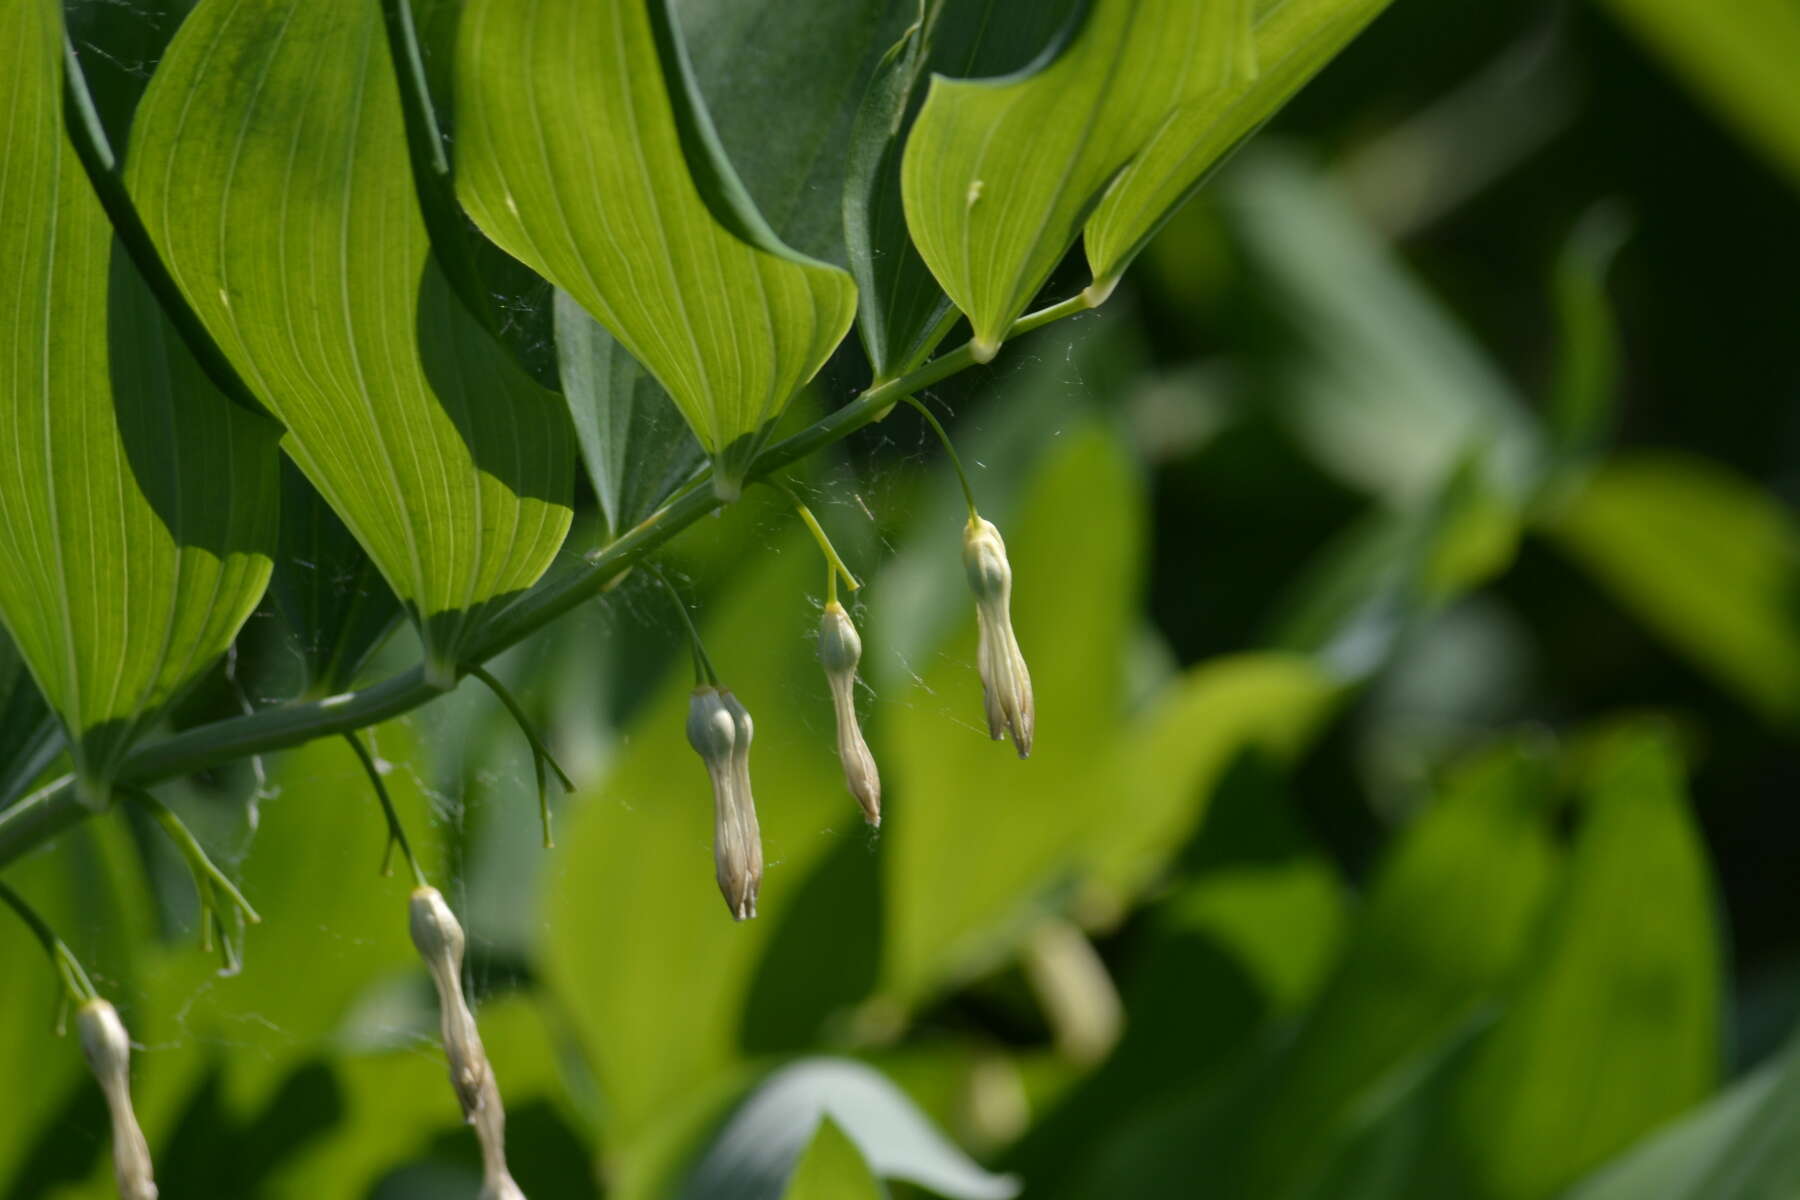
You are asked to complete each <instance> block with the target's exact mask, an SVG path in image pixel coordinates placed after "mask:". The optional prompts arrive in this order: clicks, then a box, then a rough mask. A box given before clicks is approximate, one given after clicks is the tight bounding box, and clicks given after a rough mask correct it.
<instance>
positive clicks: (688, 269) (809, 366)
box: [456, 0, 856, 496]
mask: <svg viewBox="0 0 1800 1200" xmlns="http://www.w3.org/2000/svg"><path fill="white" fill-rule="evenodd" d="M668 2H669V0H621V2H620V3H617V4H612V5H608V6H606V7H605V8H604V9H602V8H601V7H599V6H595V5H591V4H587V3H582V2H578V0H540V2H539V3H534V4H530V5H521V4H514V3H512V2H511V0H501V2H500V3H493V2H490V0H472V2H471V3H470V4H469V7H468V10H467V11H466V12H465V13H464V16H463V24H462V28H461V31H460V35H459V37H458V45H457V55H458V58H457V105H458V113H459V128H460V130H461V140H460V144H459V146H458V150H457V162H456V167H457V191H458V194H459V195H460V196H461V198H462V201H463V204H464V206H465V207H466V208H467V209H468V211H469V213H470V215H471V216H473V217H474V218H475V221H476V223H477V224H479V225H480V226H481V227H482V229H483V230H484V231H485V232H486V233H487V234H488V236H489V237H491V238H493V239H494V241H495V242H497V243H498V244H499V245H500V246H501V247H503V248H504V249H506V250H507V251H508V252H509V253H511V254H512V255H514V256H515V257H517V258H519V259H520V260H521V261H523V262H525V263H527V264H529V265H530V266H531V267H533V268H534V269H535V270H537V271H539V272H540V273H541V274H543V275H544V276H545V277H546V278H548V279H549V280H550V281H551V282H553V283H555V284H556V285H557V286H558V287H561V288H563V289H565V290H566V291H568V292H569V293H570V294H571V295H573V296H574V297H575V298H576V299H577V300H579V301H580V302H581V304H582V305H583V307H585V308H586V309H587V310H588V311H589V312H591V313H592V314H593V315H594V316H595V317H597V318H598V319H599V320H600V323H601V324H603V325H605V326H606V328H607V330H608V331H609V332H611V333H612V334H613V336H615V337H617V338H618V339H619V340H620V341H621V342H622V343H623V344H624V345H625V347H626V349H628V350H629V351H630V352H631V354H632V356H633V357H634V358H636V359H637V360H638V361H639V362H640V363H642V364H643V365H644V366H646V367H647V368H648V369H649V370H650V372H651V374H653V375H654V376H655V377H656V378H657V380H658V381H659V382H660V383H661V384H662V385H663V386H664V387H665V388H666V389H667V390H668V392H669V394H670V395H671V396H672V397H673V398H674V400H675V403H676V405H677V406H678V407H679V408H680V409H681V411H682V414H683V415H684V416H685V417H686V418H687V421H688V424H689V425H690V426H691V427H692V428H693V430H694V433H695V435H696V436H697V437H698V438H699V439H700V442H701V444H702V445H703V446H705V448H706V450H707V452H708V453H709V454H710V455H712V457H713V461H714V464H715V466H716V467H717V474H716V475H715V486H716V487H717V488H718V489H719V491H720V494H721V495H727V496H735V495H736V493H737V489H738V488H739V487H740V486H741V483H742V479H743V475H744V471H745V469H746V468H747V467H748V465H749V462H750V460H751V459H752V458H753V457H754V456H755V454H756V452H757V450H758V449H760V448H761V446H762V444H763V443H764V441H765V440H766V439H767V438H768V436H769V433H770V431H771V429H772V427H773V425H774V422H775V421H776V420H777V419H778V418H779V417H780V415H781V413H782V412H783V410H785V409H786V407H787V405H788V402H789V401H790V400H791V399H792V398H793V396H794V393H795V392H796V391H798V390H799V389H800V387H801V386H802V385H804V384H805V383H806V382H807V381H808V380H809V379H811V378H812V377H813V375H814V374H815V373H816V372H817V371H818V369H819V368H820V367H821V366H822V365H823V364H824V362H825V359H826V358H827V356H829V355H830V353H831V351H832V350H833V349H834V348H835V347H836V346H837V344H838V342H839V341H840V340H842V338H843V336H844V333H845V331H846V330H848V329H849V327H850V321H851V318H852V317H853V316H854V313H855V305H856V287H855V284H854V283H852V282H851V279H850V277H849V276H848V275H847V274H845V273H844V272H843V271H841V270H839V269H837V268H835V267H831V266H828V265H827V264H824V263H821V262H818V261H816V260H814V259H809V258H806V257H804V256H802V255H800V254H797V253H796V252H794V251H793V250H790V249H789V248H788V247H787V246H785V245H783V244H782V242H781V241H780V240H779V239H778V238H777V237H776V235H775V233H774V232H773V231H772V230H771V229H770V228H769V227H768V225H767V223H766V222H765V221H764V220H763V218H762V217H761V216H760V215H759V214H758V213H757V212H756V209H755V207H754V206H753V205H752V204H751V202H750V199H749V197H748V195H747V194H746V193H745V191H744V188H743V185H742V184H741V183H740V182H739V181H738V179H737V177H736V175H735V174H734V173H733V171H732V168H731V165H730V164H729V163H728V162H727V161H726V159H725V157H724V155H723V153H722V151H721V150H720V149H719V146H718V140H717V137H716V135H715V134H714V132H713V129H712V126H711V123H710V121H709V119H708V117H707V115H706V109H705V106H704V105H703V104H702V103H701V102H700V99H699V97H698V95H697V91H696V87H695V84H694V83H693V80H692V78H691V76H690V72H689V70H688V67H687V63H686V59H685V55H684V52H683V50H682V49H681V44H680V40H679V36H678V34H677V32H676V31H675V29H674V28H673V23H672V14H671V13H670V11H669V9H668Z"/></svg>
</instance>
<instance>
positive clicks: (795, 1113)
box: [681, 1058, 1019, 1200]
mask: <svg viewBox="0 0 1800 1200" xmlns="http://www.w3.org/2000/svg"><path fill="white" fill-rule="evenodd" d="M822 1123H824V1124H829V1125H831V1126H833V1127H835V1128H836V1129H837V1130H838V1132H839V1134H840V1136H842V1137H843V1138H844V1140H845V1141H846V1142H847V1143H848V1144H849V1147H850V1148H851V1149H852V1151H853V1152H854V1153H855V1154H856V1155H857V1156H858V1157H859V1158H860V1159H861V1160H862V1161H863V1162H864V1163H865V1164H866V1166H865V1170H867V1171H870V1172H872V1173H873V1175H875V1176H877V1177H879V1178H882V1179H899V1180H906V1181H907V1182H909V1183H915V1184H918V1185H919V1186H921V1187H923V1188H926V1189H928V1190H929V1191H930V1192H931V1193H932V1194H933V1195H938V1196H945V1197H949V1198H950V1200H1006V1198H1007V1197H1010V1196H1014V1195H1017V1194H1018V1191H1019V1185H1018V1183H1017V1181H1016V1180H1013V1179H1010V1178H1007V1177H1006V1176H1003V1175H994V1174H991V1173H989V1172H987V1171H984V1170H982V1169H981V1168H980V1167H979V1166H977V1165H976V1164H975V1163H974V1162H972V1161H970V1160H969V1158H968V1156H967V1155H965V1154H964V1153H963V1152H962V1151H961V1150H959V1149H957V1148H956V1146H954V1145H953V1144H952V1143H951V1142H950V1141H949V1140H948V1139H947V1138H945V1137H944V1135H943V1134H941V1133H939V1132H938V1131H937V1130H936V1129H934V1128H933V1127H932V1126H931V1123H930V1122H929V1121H927V1120H926V1119H925V1117H924V1115H923V1114H922V1113H920V1112H919V1110H918V1108H917V1107H916V1106H915V1105H914V1104H913V1102H912V1101H911V1100H909V1099H908V1098H907V1097H906V1095H905V1093H903V1092H901V1091H900V1089H899V1088H897V1087H895V1086H894V1085H893V1084H892V1083H891V1082H889V1081H888V1080H887V1079H886V1078H884V1077H883V1076H882V1075H881V1073H880V1072H878V1071H875V1070H874V1069H872V1068H870V1067H868V1066H865V1065H864V1064H862V1063H857V1062H850V1061H848V1060H845V1059H832V1058H816V1059H806V1060H803V1061H801V1062H798V1063H795V1064H793V1065H792V1066H789V1067H786V1068H784V1069H782V1070H781V1071H779V1072H777V1073H776V1074H775V1075H773V1076H771V1077H770V1078H769V1079H768V1080H767V1081H766V1082H765V1083H763V1084H762V1086H760V1087H759V1088H757V1089H756V1091H755V1092H753V1093H751V1095H750V1096H749V1097H748V1098H747V1099H746V1100H745V1101H744V1102H743V1104H741V1105H740V1106H739V1107H738V1109H737V1111H736V1112H734V1113H733V1114H732V1115H731V1118H730V1119H729V1120H728V1121H726V1122H725V1125H724V1127H723V1128H722V1129H720V1130H719V1134H718V1136H717V1138H716V1139H714V1141H713V1143H712V1145H711V1146H710V1147H709V1148H708V1149H707V1152H706V1154H705V1155H703V1156H702V1157H701V1159H700V1161H699V1162H698V1163H697V1164H695V1166H694V1170H693V1174H692V1175H691V1176H690V1177H689V1179H688V1182H687V1185H686V1187H685V1188H684V1189H683V1190H682V1193H681V1195H682V1200H780V1198H781V1197H782V1196H784V1195H786V1194H790V1193H784V1191H783V1186H784V1183H785V1182H786V1181H788V1180H789V1179H790V1178H791V1177H795V1176H796V1174H797V1172H799V1171H805V1170H806V1169H807V1168H808V1160H809V1159H810V1158H811V1157H812V1152H811V1151H810V1150H808V1143H809V1141H811V1140H812V1139H813V1131H814V1129H815V1128H817V1127H820V1126H821V1124H822ZM813 1144H814V1145H815V1146H816V1142H815V1143H813ZM833 1157H834V1158H840V1157H841V1156H839V1155H833ZM801 1194H805V1195H812V1193H801ZM819 1194H820V1195H833V1196H835V1195H840V1194H842V1195H854V1194H855V1193H850V1192H846V1193H838V1192H825V1193H819Z"/></svg>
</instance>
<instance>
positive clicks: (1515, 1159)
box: [1454, 728, 1720, 1200]
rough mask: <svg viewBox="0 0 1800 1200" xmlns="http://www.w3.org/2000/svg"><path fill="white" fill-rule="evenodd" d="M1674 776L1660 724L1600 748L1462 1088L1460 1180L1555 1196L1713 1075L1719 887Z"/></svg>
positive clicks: (1519, 1196) (1488, 1193) (1701, 1089)
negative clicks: (1510, 986)
mask: <svg viewBox="0 0 1800 1200" xmlns="http://www.w3.org/2000/svg"><path fill="white" fill-rule="evenodd" d="M1681 775H1682V772H1681V765H1680V762H1679V761H1678V759H1677V758H1676V754H1675V751H1674V748H1673V747H1672V746H1671V745H1670V744H1669V740H1668V738H1667V737H1666V736H1664V735H1661V734H1659V733H1658V732H1657V731H1656V730H1654V729H1651V728H1638V729H1627V730H1622V731H1618V732H1615V733H1613V734H1611V735H1610V736H1609V738H1608V739H1607V741H1606V742H1605V743H1604V744H1603V745H1602V747H1601V748H1600V750H1599V752H1598V757H1597V761H1596V762H1595V763H1594V764H1593V766H1592V768H1591V772H1590V774H1589V778H1588V780H1587V782H1586V788H1585V791H1586V795H1585V797H1584V798H1585V805H1584V812H1583V819H1582V825H1581V830H1580V833H1579V835H1578V836H1577V838H1576V840H1575V844H1574V847H1573V849H1572V850H1571V852H1570V855H1569V860H1568V869H1567V871H1566V873H1565V875H1564V882H1563V886H1562V888H1561V891H1560V894H1559V895H1558V896H1557V897H1556V899H1554V900H1553V901H1552V902H1551V903H1550V905H1549V907H1548V908H1547V910H1546V911H1545V917H1544V931H1545V932H1544V936H1543V939H1542V941H1541V944H1540V945H1539V947H1538V949H1537V952H1536V954H1535V955H1534V961H1533V962H1532V963H1531V964H1530V966H1529V967H1528V968H1527V972H1528V973H1527V974H1526V976H1525V978H1524V980H1523V982H1522V984H1521V985H1520V988H1519V991H1518V994H1517V996H1516V997H1515V998H1514V999H1513V1000H1512V1002H1511V1003H1510V1004H1509V1006H1508V1007H1507V1010H1506V1013H1505V1015H1504V1016H1503V1017H1502V1018H1501V1019H1500V1023H1499V1024H1498V1026H1496V1027H1495V1028H1494V1030H1493V1031H1492V1032H1491V1033H1490V1034H1488V1035H1487V1036H1486V1037H1484V1038H1483V1039H1482V1043H1481V1046H1480V1049H1479V1051H1478V1052H1477V1054H1476V1055H1475V1058H1474V1061H1473V1062H1472V1063H1471V1064H1470V1066H1469V1070H1468V1074H1467V1075H1466V1076H1465V1077H1464V1078H1463V1079H1462V1080H1461V1081H1460V1083H1459V1085H1458V1088H1457V1092H1456V1096H1455V1100H1454V1106H1455V1107H1454V1112H1455V1116H1454V1123H1455V1128H1456V1131H1457V1135H1458V1136H1457V1137H1456V1147H1457V1150H1458V1152H1459V1153H1460V1156H1461V1158H1462V1160H1463V1164H1464V1169H1465V1170H1466V1172H1467V1181H1468V1182H1467V1185H1466V1186H1465V1187H1461V1188H1458V1189H1456V1194H1458V1195H1466V1196H1469V1197H1472V1198H1484V1197H1485V1198H1489V1200H1541V1198H1544V1197H1550V1196H1554V1195H1557V1194H1558V1193H1559V1192H1560V1191H1561V1189H1563V1188H1564V1187H1566V1186H1567V1185H1568V1184H1569V1183H1571V1182H1573V1181H1574V1180H1575V1179H1577V1178H1579V1177H1580V1176H1581V1175H1582V1174H1583V1173H1585V1172H1586V1171H1588V1170H1589V1169H1591V1168H1593V1167H1594V1166H1596V1165H1598V1164H1599V1163H1601V1162H1603V1161H1605V1160H1606V1159H1607V1158H1609V1157H1611V1156H1612V1155H1613V1154H1615V1153H1617V1152H1618V1151H1620V1150H1622V1149H1624V1148H1625V1147H1626V1146H1627V1145H1629V1144H1631V1143H1632V1142H1634V1141H1636V1140H1637V1139H1638V1138H1639V1137H1640V1136H1642V1135H1643V1134H1644V1133H1646V1132H1648V1131H1649V1130H1650V1129H1652V1128H1654V1127H1655V1126H1657V1125H1659V1124H1661V1123H1662V1122H1664V1121H1666V1120H1668V1119H1669V1118H1670V1117H1672V1116H1674V1115H1676V1114H1677V1113H1680V1112H1681V1111H1683V1110H1684V1109H1686V1108H1687V1107H1689V1106H1690V1105H1692V1104H1694V1103H1696V1102H1698V1101H1699V1100H1700V1099H1702V1098H1703V1097H1705V1096H1706V1095H1707V1094H1708V1093H1709V1092H1710V1091H1711V1090H1712V1087H1713V1084H1714V1080H1715V1079H1716V1077H1717V1074H1718V1067H1719V990H1720V979H1719V948H1718V946H1717V945H1716V943H1715V934H1714V931H1713V908H1714V903H1715V900H1714V896H1713V892H1712V887H1711V881H1710V878H1709V872H1708V870H1707V867H1706V859H1705V854H1704V852H1703V851H1702V849H1701V846H1700V839H1699V834H1698V831H1697V830H1696V829H1695V828H1694V825H1693V822H1692V820H1691V819H1690V818H1689V816H1688V813H1687V806H1686V803H1685V801H1684V798H1683V791H1684V789H1683V787H1682V779H1681ZM1649 897H1654V898H1655V899H1654V903H1646V900H1647V898H1649Z"/></svg>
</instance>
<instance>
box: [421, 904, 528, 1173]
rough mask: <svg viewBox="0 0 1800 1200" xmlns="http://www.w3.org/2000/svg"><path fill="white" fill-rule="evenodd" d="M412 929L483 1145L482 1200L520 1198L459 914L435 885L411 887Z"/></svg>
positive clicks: (460, 1098) (453, 1080)
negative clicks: (465, 972)
mask: <svg viewBox="0 0 1800 1200" xmlns="http://www.w3.org/2000/svg"><path fill="white" fill-rule="evenodd" d="M408 916H409V922H408V924H409V928H410V930H411V933H412V941H413V945H414V946H415V947H416V948H417V949H418V951H419V957H420V958H422V959H424V960H425V966H426V969H427V970H429V971H430V972H431V982H432V984H433V985H434V986H435V987H436V988H437V995H438V1016H439V1027H440V1029H441V1030H442V1032H443V1038H444V1059H445V1061H446V1062H447V1063H448V1064H449V1067H450V1086H451V1088H453V1089H454V1090H455V1092H456V1099H457V1103H458V1104H460V1105H461V1106H462V1112H463V1119H464V1120H465V1121H467V1122H468V1123H469V1124H471V1125H473V1126H474V1127H475V1136H476V1140H477V1141H479V1142H480V1144H481V1159H482V1164H483V1175H484V1183H483V1185H482V1190H481V1196H482V1200H488V1198H489V1197H492V1198H494V1200H512V1198H513V1197H520V1196H521V1193H520V1192H519V1189H518V1185H517V1184H515V1183H513V1181H512V1176H511V1175H509V1174H508V1173H507V1170H506V1106H505V1105H504V1103H502V1101H501V1099H500V1085H499V1084H498V1083H497V1082H496V1081H495V1079H494V1072H493V1068H492V1067H491V1066H490V1065H489V1063H488V1057H487V1051H486V1049H484V1048H483V1046H482V1044H481V1033H480V1031H479V1030H478V1029H477V1028H476V1027H475V1014H474V1013H473V1012H471V1011H470V1010H469V1003H468V1001H467V1000H466V999H465V998H464V996H463V990H462V961H463V949H464V947H465V945H466V939H465V938H464V936H463V928H462V925H461V924H460V923H459V922H458V921H457V919H456V914H455V913H453V912H451V911H450V906H449V905H448V904H447V903H445V902H444V897H443V893H441V892H439V891H438V890H437V889H436V888H434V887H421V888H415V889H413V894H412V899H411V901H410V904H409V910H408Z"/></svg>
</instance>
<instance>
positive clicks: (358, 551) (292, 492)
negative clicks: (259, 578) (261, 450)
mask: <svg viewBox="0 0 1800 1200" xmlns="http://www.w3.org/2000/svg"><path fill="white" fill-rule="evenodd" d="M269 594H270V596H272V597H273V598H274V600H275V606H276V608H278V609H279V610H280V611H281V615H282V619H283V620H285V621H286V622H287V627H288V631H289V633H290V634H291V635H292V637H293V639H294V645H295V648H296V649H297V650H298V652H299V654H300V658H301V660H302V662H303V663H304V664H305V669H306V686H307V693H308V694H309V695H313V696H335V695H337V694H338V693H339V692H343V691H347V690H349V688H350V686H351V684H353V683H354V682H355V681H356V677H357V676H358V675H359V674H361V672H362V669H363V667H364V666H365V665H367V663H368V661H369V656H370V655H372V654H374V653H375V651H376V650H378V649H380V648H381V644H382V642H384V641H386V640H387V637H388V635H389V634H390V633H392V632H393V630H394V626H395V625H396V624H398V623H399V621H400V601H399V598H398V597H396V596H395V595H394V592H393V589H392V588H390V587H388V585H387V581H386V580H385V579H383V578H382V577H381V572H380V571H379V570H377V569H376V567H375V564H374V563H373V562H371V561H370V559H369V556H368V554H367V553H365V552H364V551H363V548H362V547H361V546H360V545H358V544H357V541H356V538H355V537H354V536H352V534H351V533H350V531H349V530H348V529H346V528H344V523H343V522H342V521H340V520H338V517H337V514H336V513H334V512H332V511H331V506H330V505H329V504H327V503H325V499H324V497H322V496H320V495H319V493H318V492H317V491H316V490H314V488H313V486H312V485H311V484H310V483H308V482H306V476H304V475H302V474H301V473H300V469H299V468H298V467H296V466H294V465H293V463H291V462H286V463H283V464H282V469H281V540H280V542H279V544H278V546H277V550H276V555H275V575H274V578H273V579H272V580H271V581H270V583H269Z"/></svg>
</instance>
